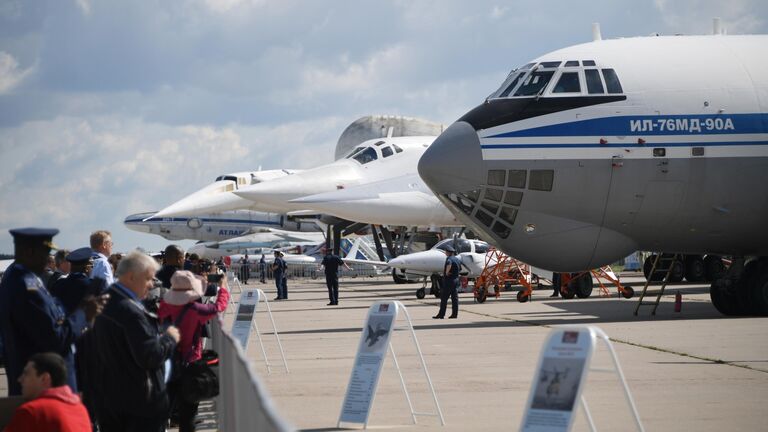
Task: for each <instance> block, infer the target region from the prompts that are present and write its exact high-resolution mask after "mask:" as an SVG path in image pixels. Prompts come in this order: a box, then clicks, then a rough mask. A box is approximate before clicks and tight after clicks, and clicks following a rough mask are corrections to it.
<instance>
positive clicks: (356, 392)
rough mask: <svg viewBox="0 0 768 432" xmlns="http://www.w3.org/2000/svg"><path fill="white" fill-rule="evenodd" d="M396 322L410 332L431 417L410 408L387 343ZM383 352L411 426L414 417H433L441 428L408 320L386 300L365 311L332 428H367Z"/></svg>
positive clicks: (399, 305)
mask: <svg viewBox="0 0 768 432" xmlns="http://www.w3.org/2000/svg"><path fill="white" fill-rule="evenodd" d="M398 318H403V319H404V321H405V322H404V327H401V328H403V329H407V330H410V331H411V337H412V339H413V343H414V345H415V346H416V352H417V353H418V357H419V360H420V362H421V369H422V370H423V371H424V376H425V378H426V380H427V384H428V386H429V390H430V392H431V393H432V400H433V401H434V404H435V412H434V413H432V412H428V413H425V412H416V411H415V410H414V408H413V404H412V402H411V397H410V394H409V393H408V388H407V386H406V384H405V378H404V377H403V374H402V371H401V370H400V364H399V363H398V361H397V356H396V355H395V350H394V349H393V348H392V344H391V343H390V339H391V336H392V331H393V330H394V329H395V322H396V321H397V319H398ZM387 352H389V353H391V354H392V361H393V363H394V365H395V369H396V370H397V374H398V376H399V377H400V386H401V387H402V389H403V393H404V395H405V400H406V402H407V403H408V408H409V409H410V411H411V419H412V420H413V424H416V423H417V419H416V417H417V416H434V417H438V418H439V419H440V424H441V425H445V419H444V418H443V412H442V411H441V410H440V404H439V403H438V401H437V395H436V394H435V388H434V386H433V385H432V379H431V378H430V376H429V371H428V370H427V365H426V363H425V362H424V356H423V355H422V353H421V347H420V346H419V342H418V339H416V332H415V331H414V330H413V324H412V322H411V316H410V314H408V310H407V309H406V308H405V306H404V305H403V304H402V303H401V302H399V301H397V300H389V301H379V302H376V303H374V304H373V305H371V307H370V308H369V309H368V315H367V317H366V320H365V324H364V326H363V332H362V334H361V335H360V342H359V344H358V348H357V356H355V364H354V366H353V369H352V375H351V376H350V379H349V384H348V385H347V392H346V395H345V396H344V403H343V404H342V407H341V413H340V414H339V421H338V422H337V425H336V426H337V427H339V428H340V427H341V425H342V423H343V424H358V425H360V424H362V425H363V428H364V429H367V428H368V419H369V417H370V413H371V408H372V407H373V401H374V397H375V395H376V388H377V386H378V383H379V378H380V376H381V369H382V365H383V363H384V358H385V357H386V356H387Z"/></svg>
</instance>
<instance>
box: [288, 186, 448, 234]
mask: <svg viewBox="0 0 768 432" xmlns="http://www.w3.org/2000/svg"><path fill="white" fill-rule="evenodd" d="M289 202H290V203H295V204H299V205H301V206H302V207H305V208H308V209H310V210H312V211H315V212H318V213H323V214H329V215H333V216H336V217H338V218H341V219H345V220H351V221H355V222H361V223H367V224H375V225H389V226H409V227H411V226H422V227H423V226H426V227H429V228H430V231H436V230H437V227H451V226H454V227H455V226H462V224H461V223H460V222H458V221H457V220H456V217H455V216H454V215H453V214H452V213H451V212H450V211H448V209H447V208H446V207H445V205H443V203H442V202H440V200H438V199H437V197H436V196H435V194H434V193H432V191H431V190H429V188H427V186H426V185H425V184H424V181H422V180H421V177H419V175H418V174H416V173H411V174H406V175H404V176H400V177H394V178H389V179H384V180H380V181H376V182H371V183H366V184H362V185H359V186H351V187H347V188H344V189H339V190H334V191H332V192H325V193H320V194H316V195H309V196H305V197H301V198H296V199H293V200H290V201H289Z"/></svg>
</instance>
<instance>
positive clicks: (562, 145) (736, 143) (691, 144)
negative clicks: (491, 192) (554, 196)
mask: <svg viewBox="0 0 768 432" xmlns="http://www.w3.org/2000/svg"><path fill="white" fill-rule="evenodd" d="M763 145H768V142H766V141H732V142H687V143H645V144H638V143H626V144H611V143H608V144H599V143H595V144H568V143H552V144H483V145H481V146H480V148H482V149H483V150H497V149H530V148H553V149H555V148H558V149H563V148H573V149H577V148H646V147H650V148H653V147H731V146H763Z"/></svg>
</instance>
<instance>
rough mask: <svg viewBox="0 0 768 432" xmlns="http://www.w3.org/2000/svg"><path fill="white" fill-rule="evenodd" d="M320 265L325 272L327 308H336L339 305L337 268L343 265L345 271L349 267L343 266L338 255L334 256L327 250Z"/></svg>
mask: <svg viewBox="0 0 768 432" xmlns="http://www.w3.org/2000/svg"><path fill="white" fill-rule="evenodd" d="M320 265H321V266H323V269H324V270H325V285H326V286H327V287H328V299H329V300H330V303H328V306H336V305H338V304H339V266H341V265H343V266H344V267H346V268H347V269H349V266H347V265H346V264H344V261H342V259H341V258H340V257H339V256H338V255H334V254H333V252H332V251H331V249H328V251H327V253H326V255H325V257H323V262H322V263H320Z"/></svg>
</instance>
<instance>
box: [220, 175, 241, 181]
mask: <svg viewBox="0 0 768 432" xmlns="http://www.w3.org/2000/svg"><path fill="white" fill-rule="evenodd" d="M222 180H232V181H233V182H235V183H237V177H235V176H229V175H223V176H218V177H216V181H222Z"/></svg>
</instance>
